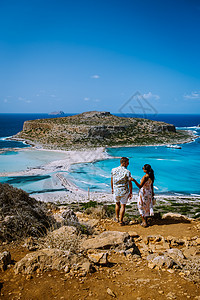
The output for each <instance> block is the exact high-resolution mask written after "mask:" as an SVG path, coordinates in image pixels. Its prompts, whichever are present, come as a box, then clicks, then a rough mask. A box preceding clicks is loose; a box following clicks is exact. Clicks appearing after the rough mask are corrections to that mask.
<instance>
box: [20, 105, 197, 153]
mask: <svg viewBox="0 0 200 300" xmlns="http://www.w3.org/2000/svg"><path fill="white" fill-rule="evenodd" d="M14 138H17V139H24V140H26V141H28V142H30V143H33V144H37V145H40V146H42V147H43V148H46V149H61V150H68V149H82V148H94V147H102V146H108V147H112V146H134V145H155V144H169V143H170V144H171V143H183V142H188V141H191V140H192V139H193V137H191V134H190V133H188V132H187V131H183V130H181V131H178V130H176V128H175V126H174V125H172V124H167V123H164V122H158V121H152V120H148V119H142V118H126V117H118V116H115V115H112V114H111V113H110V112H98V111H90V112H84V113H81V114H78V115H74V116H68V117H59V118H53V119H38V120H32V121H25V122H24V125H23V130H22V131H21V132H19V133H18V134H17V135H16V136H14Z"/></svg>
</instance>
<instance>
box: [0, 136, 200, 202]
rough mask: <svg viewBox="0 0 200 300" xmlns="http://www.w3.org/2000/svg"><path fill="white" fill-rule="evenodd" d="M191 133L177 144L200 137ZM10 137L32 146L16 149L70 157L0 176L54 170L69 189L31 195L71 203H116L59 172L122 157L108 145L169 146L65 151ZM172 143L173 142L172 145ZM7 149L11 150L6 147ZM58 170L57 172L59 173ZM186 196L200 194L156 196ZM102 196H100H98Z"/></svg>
mask: <svg viewBox="0 0 200 300" xmlns="http://www.w3.org/2000/svg"><path fill="white" fill-rule="evenodd" d="M189 132H190V135H191V139H190V140H188V139H186V140H185V141H181V142H180V141H176V142H175V141H174V143H173V144H184V143H191V142H194V141H195V140H196V138H199V136H196V135H195V134H194V133H193V132H191V131H189ZM7 138H8V139H9V140H18V141H21V142H23V143H26V144H28V145H30V147H26V148H15V150H14V149H12V151H34V150H36V151H48V152H55V153H64V154H66V158H65V159H63V160H54V161H52V162H50V163H47V164H45V165H42V164H41V165H40V166H39V167H36V168H35V167H32V168H30V169H28V170H23V171H20V172H4V173H0V177H12V176H34V175H38V176H39V175H45V174H49V173H54V180H55V182H56V183H55V184H59V185H60V186H62V187H63V186H64V188H66V189H67V190H68V191H67V190H66V191H55V192H44V193H35V194H30V196H31V197H33V198H35V199H37V200H40V201H44V202H62V203H71V202H87V201H90V200H92V201H96V200H97V202H109V203H110V202H111V203H114V202H113V196H112V194H110V193H107V192H105V193H104V192H98V191H94V192H89V194H88V191H86V190H83V189H81V188H79V187H78V186H76V185H75V184H74V183H72V182H71V181H70V180H69V179H66V182H65V184H64V185H63V184H62V180H61V179H59V178H57V177H58V176H57V174H59V173H61V172H62V171H63V172H64V171H65V172H69V169H70V167H71V165H73V164H78V163H92V162H95V161H98V160H104V159H112V158H118V157H113V156H111V155H109V154H108V153H107V150H106V149H107V148H120V147H160V146H166V145H169V144H168V143H166V144H154V145H125V146H111V147H110V146H109V147H95V148H89V149H85V148H83V149H82V150H80V149H77V150H61V149H48V148H44V146H42V145H41V144H39V143H33V142H32V141H29V140H25V139H20V138H15V137H13V138H11V137H7ZM170 145H171V144H170ZM5 151H7V150H6V149H5ZM56 171H58V172H57V174H56ZM136 197H137V194H134V195H133V199H135V198H136ZM172 197H173V198H177V200H178V199H179V198H183V199H184V198H186V199H199V198H200V195H184V194H183V195H174V194H171V195H170V194H158V195H156V199H159V198H172ZM97 198H98V199H97ZM133 199H132V200H131V201H132V202H136V201H137V200H133Z"/></svg>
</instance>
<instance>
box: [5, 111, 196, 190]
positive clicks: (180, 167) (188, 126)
mask: <svg viewBox="0 0 200 300" xmlns="http://www.w3.org/2000/svg"><path fill="white" fill-rule="evenodd" d="M117 115H118V116H120V115H119V114H117ZM66 116H67V115H66ZM123 116H124V115H123ZM55 117H56V116H49V115H48V114H0V149H5V148H10V149H12V148H16V147H18V148H23V147H27V146H28V145H26V144H24V143H22V142H16V141H7V140H5V139H4V138H5V137H10V136H12V135H14V134H16V133H17V132H19V131H21V130H22V126H23V122H24V121H26V120H34V119H41V118H55ZM127 117H135V115H133V114H132V115H131V114H128V115H127ZM137 117H143V116H142V115H141V116H139V115H137ZM147 118H149V119H152V120H158V121H164V122H167V123H170V124H174V125H175V126H176V127H177V129H184V130H191V131H193V132H194V133H195V134H196V135H199V136H200V127H197V125H198V124H200V115H199V114H198V115H175V114H158V115H156V116H153V115H148V116H147ZM181 147H182V148H181V149H173V148H167V147H166V146H148V147H128V148H127V147H121V148H108V149H107V153H108V154H109V155H111V156H114V157H120V156H127V157H129V159H130V165H129V169H130V171H131V173H132V176H133V177H134V178H136V179H137V180H140V179H141V177H142V176H143V171H142V166H143V165H144V164H145V163H149V164H151V166H152V168H153V169H154V171H155V176H156V180H155V192H156V193H157V194H181V195H182V194H184V195H200V180H199V178H200V168H199V165H200V138H198V139H196V140H195V141H194V142H192V143H188V144H182V145H181ZM26 152H27V151H26ZM28 152H29V151H28ZM38 152H39V151H33V152H31V154H30V153H25V152H24V151H19V152H18V151H16V150H15V151H5V152H3V153H1V154H0V173H3V172H13V171H21V170H26V169H27V168H32V167H36V166H39V165H43V164H45V163H48V162H51V161H53V160H58V159H64V154H62V153H60V154H56V155H55V153H51V154H50V153H49V152H45V151H44V152H43V151H40V152H39V153H38ZM118 165H119V159H118V158H111V159H107V160H102V161H96V162H93V163H84V164H74V165H72V166H71V169H70V172H66V173H65V174H63V173H62V174H63V175H64V176H66V177H67V178H68V179H71V180H72V181H73V182H74V183H75V184H77V186H79V187H81V188H83V189H86V190H87V189H88V187H89V188H90V190H91V191H106V192H110V171H111V169H112V168H114V167H117V166H118ZM52 176H53V174H47V175H45V176H14V177H8V176H7V177H0V182H8V183H10V184H12V185H13V186H16V187H19V188H23V189H24V190H26V191H27V192H29V193H39V192H48V191H50V189H48V186H51V190H52V191H56V190H61V188H60V189H56V188H55V187H53V188H52V185H51V184H49V183H50V182H51V181H52ZM134 191H135V192H137V191H138V190H137V188H135V189H134Z"/></svg>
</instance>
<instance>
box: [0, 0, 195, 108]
mask: <svg viewBox="0 0 200 300" xmlns="http://www.w3.org/2000/svg"><path fill="white" fill-rule="evenodd" d="M199 31H200V1H197V0H196V1H195V0H190V1H189V0H188V1H185V0H176V1H171V0H167V1H164V0H163V1H161V0H151V1H150V0H124V1H122V0H115V1H112V0H110V1H109V0H107V1H104V0H101V1H100V0H96V1H94V0H85V1H84V0H82V1H81V0H80V1H79V0H74V1H73V2H72V1H67V0H65V1H64V0H54V1H51V0H49V1H43V0H40V1H39V0H29V1H27V0H26V1H21V0H18V1H16V0H15V1H14V0H1V1H0V112H5V113H20V112H21V113H28V112H29V113H31V112H33V113H46V112H47V113H48V112H52V111H57V110H63V111H64V112H66V113H78V112H83V111H88V110H106V111H111V112H113V113H118V112H121V111H122V110H123V112H135V113H140V112H141V111H140V110H141V107H140V105H138V104H139V103H140V104H142V105H143V107H145V109H146V108H147V109H148V111H149V113H155V112H156V113H200V58H199V53H200V39H199V35H200V32H199ZM136 94H137V95H139V96H134V95H136ZM132 96H133V97H132ZM131 97H132V98H131ZM138 97H139V98H138ZM129 99H130V101H128V100H129Z"/></svg>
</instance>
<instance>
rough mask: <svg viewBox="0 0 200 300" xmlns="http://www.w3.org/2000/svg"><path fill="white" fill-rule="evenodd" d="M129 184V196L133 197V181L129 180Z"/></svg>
mask: <svg viewBox="0 0 200 300" xmlns="http://www.w3.org/2000/svg"><path fill="white" fill-rule="evenodd" d="M128 185H129V198H132V192H133V185H132V182H131V181H129V182H128Z"/></svg>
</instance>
